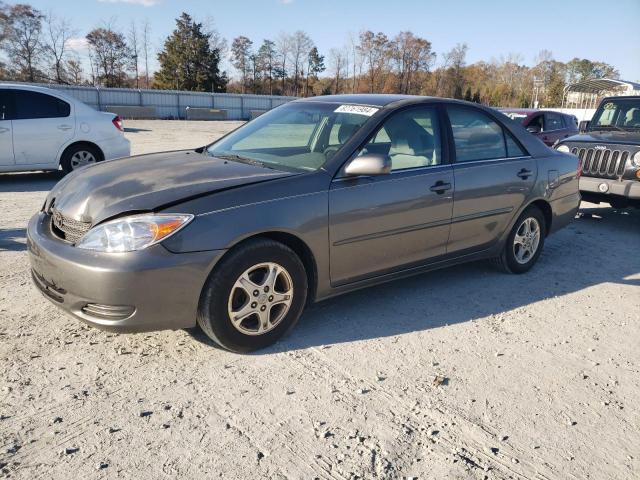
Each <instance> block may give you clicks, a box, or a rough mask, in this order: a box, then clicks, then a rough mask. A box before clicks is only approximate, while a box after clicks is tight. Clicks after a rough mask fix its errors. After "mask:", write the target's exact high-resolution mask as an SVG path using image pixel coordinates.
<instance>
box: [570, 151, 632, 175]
mask: <svg viewBox="0 0 640 480" xmlns="http://www.w3.org/2000/svg"><path fill="white" fill-rule="evenodd" d="M571 153H573V154H574V155H576V156H577V157H578V158H579V159H580V165H581V169H582V175H584V176H585V177H598V178H618V177H620V176H622V174H623V173H624V168H625V164H626V163H627V160H628V159H629V156H630V155H631V152H629V151H628V150H611V149H609V148H605V149H597V150H596V149H595V148H583V147H573V148H572V149H571Z"/></svg>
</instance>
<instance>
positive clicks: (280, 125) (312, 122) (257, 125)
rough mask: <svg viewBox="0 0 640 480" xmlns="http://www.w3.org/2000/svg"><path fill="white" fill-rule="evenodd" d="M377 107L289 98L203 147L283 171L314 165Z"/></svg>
mask: <svg viewBox="0 0 640 480" xmlns="http://www.w3.org/2000/svg"><path fill="white" fill-rule="evenodd" d="M377 110H378V109H377V108H374V107H367V106H360V105H337V104H323V103H315V102H313V103H312V102H292V103H288V104H286V105H283V106H281V107H278V108H276V109H274V110H271V111H269V112H267V113H265V114H263V115H261V116H260V117H258V118H257V119H255V120H254V121H252V122H250V123H248V124H247V125H245V126H243V127H241V128H239V129H238V130H236V131H235V132H233V133H231V134H230V135H228V136H226V137H224V138H222V139H221V140H219V141H218V142H216V143H214V144H213V145H211V146H210V147H209V148H207V153H208V154H209V155H211V156H216V157H221V158H229V159H231V160H236V161H241V162H242V161H245V162H257V163H260V164H262V165H264V166H267V167H273V168H284V169H287V170H304V171H311V170H317V169H318V168H320V167H321V166H322V165H324V163H325V162H326V161H327V160H329V159H330V158H331V157H332V156H333V155H335V154H336V152H337V151H338V150H339V149H340V148H341V147H342V145H344V144H345V143H346V142H347V141H348V140H349V139H350V138H351V137H352V136H353V135H354V134H355V133H356V132H357V131H358V130H359V129H360V127H361V126H362V125H363V124H364V123H365V122H366V121H367V120H368V119H369V117H370V116H371V115H373V114H374V113H375V112H376V111H377Z"/></svg>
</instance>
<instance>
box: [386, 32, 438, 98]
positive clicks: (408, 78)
mask: <svg viewBox="0 0 640 480" xmlns="http://www.w3.org/2000/svg"><path fill="white" fill-rule="evenodd" d="M391 52H392V53H391V54H392V57H393V60H394V63H395V65H396V68H397V73H398V84H399V85H398V90H399V91H400V93H405V94H406V93H411V92H412V90H413V87H414V84H413V82H414V77H415V76H416V74H417V73H418V72H428V71H429V70H430V68H431V65H432V64H433V61H434V60H435V54H434V53H433V52H432V51H431V42H429V41H428V40H426V39H424V38H420V37H416V36H415V35H414V34H413V33H412V32H400V33H399V34H398V35H396V37H395V38H394V39H393V42H392V43H391Z"/></svg>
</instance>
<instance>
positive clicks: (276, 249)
mask: <svg viewBox="0 0 640 480" xmlns="http://www.w3.org/2000/svg"><path fill="white" fill-rule="evenodd" d="M307 289H308V284H307V275H306V272H305V269H304V265H303V264H302V262H301V261H300V259H299V258H298V256H297V255H296V253H295V252H294V251H293V250H291V249H290V248H289V247H287V246H286V245H283V244H282V243H279V242H275V241H273V240H267V239H259V240H251V241H249V242H247V243H246V244H244V245H241V246H240V247H238V248H236V249H234V250H232V251H230V252H229V253H228V254H227V255H226V256H225V257H224V258H223V259H222V261H221V262H220V264H218V265H217V266H216V268H215V269H214V270H213V272H212V273H211V275H209V278H208V279H207V282H206V283H205V285H204V288H203V290H202V294H201V295H200V303H199V306H198V317H197V320H198V325H200V328H201V329H202V330H203V331H204V333H205V334H206V335H207V336H208V337H209V338H211V340H213V341H214V342H216V343H217V344H218V345H220V346H221V347H223V348H225V349H227V350H231V351H233V352H250V351H253V350H258V349H261V348H265V347H267V346H269V345H272V344H273V343H275V342H277V341H278V340H279V339H280V338H281V337H282V336H284V335H285V334H286V333H287V332H288V331H289V330H291V329H292V328H293V327H294V326H295V324H296V323H297V322H298V319H299V318H300V315H301V314H302V311H303V309H304V306H305V303H306V300H307Z"/></svg>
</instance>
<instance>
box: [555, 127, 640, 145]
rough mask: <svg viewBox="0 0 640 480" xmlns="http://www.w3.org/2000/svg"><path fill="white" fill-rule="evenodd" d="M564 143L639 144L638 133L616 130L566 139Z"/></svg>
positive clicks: (588, 133) (582, 134) (593, 132)
mask: <svg viewBox="0 0 640 480" xmlns="http://www.w3.org/2000/svg"><path fill="white" fill-rule="evenodd" d="M564 142H580V143H611V144H616V145H617V144H619V145H633V144H640V132H619V131H616V130H600V131H598V130H596V131H592V132H586V133H581V134H579V135H573V136H572V137H569V138H566V139H564V140H563V143H564Z"/></svg>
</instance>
